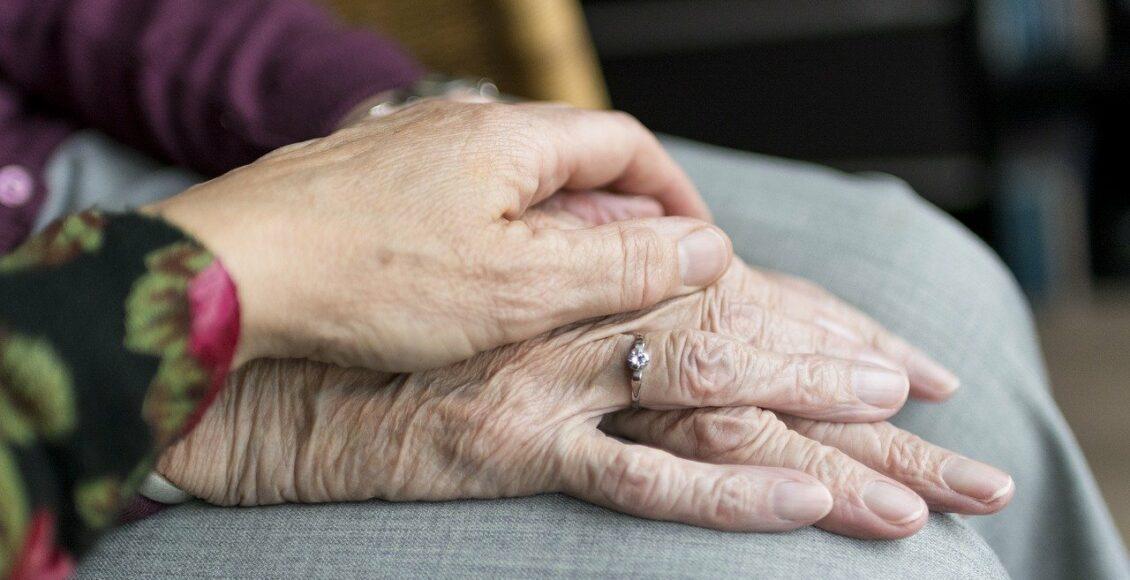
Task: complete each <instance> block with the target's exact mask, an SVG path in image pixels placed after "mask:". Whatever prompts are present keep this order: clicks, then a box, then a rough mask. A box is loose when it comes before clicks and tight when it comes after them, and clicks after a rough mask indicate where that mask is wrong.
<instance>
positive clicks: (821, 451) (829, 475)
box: [792, 438, 851, 482]
mask: <svg viewBox="0 0 1130 580" xmlns="http://www.w3.org/2000/svg"><path fill="white" fill-rule="evenodd" d="M792 453H794V454H796V465H797V468H798V469H800V470H801V471H803V472H805V473H807V474H809V475H812V476H814V477H816V478H817V479H819V480H821V481H824V482H845V481H847V480H848V479H850V478H851V473H850V470H848V469H845V461H843V460H844V458H845V456H844V455H843V453H841V452H840V451H839V450H837V449H834V448H832V447H826V446H824V445H821V444H819V443H817V442H815V441H811V440H807V439H801V438H797V440H796V441H795V442H794V449H793V450H792Z"/></svg>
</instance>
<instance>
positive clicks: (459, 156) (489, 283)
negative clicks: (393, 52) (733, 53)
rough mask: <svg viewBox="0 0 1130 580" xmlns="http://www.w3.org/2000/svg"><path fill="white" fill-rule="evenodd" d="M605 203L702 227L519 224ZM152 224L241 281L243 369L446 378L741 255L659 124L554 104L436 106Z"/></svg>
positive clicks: (694, 280) (370, 124)
mask: <svg viewBox="0 0 1130 580" xmlns="http://www.w3.org/2000/svg"><path fill="white" fill-rule="evenodd" d="M598 187H599V188H609V189H612V190H615V191H617V192H622V193H629V194H635V195H637V196H647V197H650V198H654V199H655V200H658V201H659V202H660V203H661V204H662V205H663V207H664V209H665V211H666V213H668V214H673V215H681V216H689V217H664V218H648V219H641V220H634V221H627V222H618V223H613V224H607V225H603V226H600V227H595V228H586V229H583V230H572V231H570V230H561V229H538V228H534V227H531V225H530V224H528V223H526V222H524V221H522V219H521V218H522V215H523V213H524V212H525V210H526V209H527V208H528V207H529V206H531V205H533V204H535V203H537V202H539V201H541V200H543V199H544V198H546V197H548V196H549V195H551V194H553V193H555V192H557V191H559V190H562V189H564V190H577V189H579V190H585V189H589V188H598ZM150 209H151V210H152V211H155V212H157V213H159V214H161V215H162V216H164V217H165V218H167V219H168V220H170V221H172V222H174V223H175V224H177V225H179V226H181V227H183V228H184V229H186V230H188V231H189V232H191V233H193V234H194V235H196V236H197V237H198V238H199V239H200V240H201V241H202V242H204V244H205V245H206V246H207V247H209V249H211V250H213V251H214V252H215V253H216V254H217V255H218V256H219V257H220V258H221V259H222V260H223V262H224V264H225V266H227V268H228V270H229V271H230V272H231V274H232V276H233V278H234V279H235V281H236V283H237V284H238V286H239V292H240V300H241V303H242V308H243V333H244V335H243V338H242V340H241V343H240V348H239V351H238V354H237V358H238V360H239V361H244V360H249V359H251V358H257V357H264V356H271V357H301V358H313V359H318V360H323V361H329V362H334V363H338V364H343V365H358V366H365V367H368V368H373V369H377V370H386V371H407V370H419V369H424V368H432V367H436V366H439V365H442V364H448V363H452V362H455V361H459V360H463V359H466V358H467V357H470V356H472V355H474V354H475V353H477V352H481V351H485V350H488V349H490V348H493V347H496V346H499V345H502V344H507V343H512V342H515V341H519V340H523V339H526V338H530V337H532V336H535V335H537V334H539V333H542V332H544V331H547V330H549V329H552V328H557V327H560V326H562V325H565V324H569V323H572V322H575V321H578V320H583V319H586V318H591V317H594V316H601V315H607V314H611V313H617V312H625V311H630V310H635V309H638V308H645V307H648V306H651V305H654V304H656V303H658V302H660V301H662V300H664V299H667V298H670V297H672V296H678V295H682V294H686V293H689V292H692V291H695V290H698V289H701V288H702V287H704V286H706V285H709V284H710V283H712V282H714V281H715V280H716V279H717V278H718V277H719V276H720V275H721V274H722V272H724V271H725V269H726V267H727V265H728V263H729V260H730V256H731V250H730V247H729V241H728V239H727V238H726V237H725V235H724V234H722V233H721V231H719V230H718V229H717V228H715V227H713V226H711V225H709V224H707V223H705V222H703V221H700V220H702V219H708V218H709V213H708V211H707V209H706V207H705V205H704V204H703V202H702V200H701V199H700V198H699V196H698V194H697V192H696V191H695V189H694V186H693V185H692V184H691V183H690V181H689V180H688V179H687V177H686V175H685V174H684V173H683V172H682V171H681V170H680V169H679V168H678V167H677V166H676V165H675V163H674V162H673V161H672V160H671V159H670V158H669V157H668V156H667V155H666V154H665V153H664V151H663V149H662V147H661V146H660V145H659V143H658V141H657V140H656V139H655V137H654V136H653V135H652V134H651V133H650V132H648V131H647V130H646V129H644V128H643V126H641V125H640V124H639V123H638V122H636V121H635V120H634V119H632V118H631V117H628V116H627V115H624V114H622V113H612V112H597V111H581V110H577V109H572V108H568V107H561V106H551V105H537V104H529V105H501V104H466V103H453V102H446V101H432V102H425V103H420V104H418V105H416V106H413V107H410V108H407V109H405V110H403V111H401V112H398V113H396V114H394V115H391V116H388V117H386V118H383V119H373V120H367V121H362V122H360V123H357V124H355V125H353V126H351V127H348V128H346V129H343V130H341V131H338V132H337V133H335V134H333V135H331V136H329V137H326V138H324V139H319V140H314V141H309V142H305V143H299V144H296V145H292V146H289V147H285V148H283V149H281V150H279V151H276V152H274V153H272V154H270V155H268V156H266V157H264V158H263V159H261V160H259V161H257V162H255V163H253V164H251V165H249V166H247V167H244V168H241V169H238V170H236V171H233V172H231V173H229V174H227V175H225V176H223V177H221V178H218V179H215V180H213V181H210V182H208V183H205V184H202V185H200V186H197V187H194V188H192V189H190V190H188V191H187V192H185V193H183V194H181V195H178V196H176V197H174V198H171V199H169V200H167V201H165V202H162V203H160V204H158V205H156V206H154V207H153V208H150ZM693 218H698V219H693Z"/></svg>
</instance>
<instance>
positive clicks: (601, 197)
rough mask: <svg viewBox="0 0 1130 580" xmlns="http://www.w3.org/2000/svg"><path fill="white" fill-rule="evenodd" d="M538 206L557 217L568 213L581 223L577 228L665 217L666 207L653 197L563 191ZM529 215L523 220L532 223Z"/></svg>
mask: <svg viewBox="0 0 1130 580" xmlns="http://www.w3.org/2000/svg"><path fill="white" fill-rule="evenodd" d="M537 207H538V208H540V209H542V210H544V211H546V212H549V213H551V214H553V215H558V214H561V213H565V214H568V215H570V216H572V217H574V218H576V220H579V221H577V222H575V223H577V224H578V225H577V227H584V226H599V225H604V224H607V223H612V222H619V221H625V220H631V219H638V218H652V217H660V216H662V215H663V206H662V205H660V203H659V202H658V201H656V199H655V198H653V197H647V196H643V195H618V194H615V193H608V192H604V191H575V192H570V191H566V192H561V193H557V194H554V195H552V196H550V198H549V199H547V200H545V201H543V202H542V203H540V204H538V206H537ZM528 216H529V214H526V216H523V218H522V219H523V220H528ZM570 222H572V220H570Z"/></svg>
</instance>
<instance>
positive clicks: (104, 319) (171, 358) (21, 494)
mask: <svg viewBox="0 0 1130 580" xmlns="http://www.w3.org/2000/svg"><path fill="white" fill-rule="evenodd" d="M238 337H239V305H238V301H237V299H236V291H235V286H234V284H233V283H232V281H231V278H230V277H229V276H228V274H227V272H226V271H225V270H224V268H223V266H222V265H221V264H220V262H219V261H218V260H217V259H216V258H215V257H214V256H212V255H211V254H210V253H209V252H208V251H207V250H205V249H204V248H203V247H201V246H200V245H199V244H197V243H196V242H195V241H193V240H192V239H190V238H188V237H187V236H186V235H185V234H184V233H182V232H180V231H179V230H177V229H176V228H173V227H172V226H170V225H168V224H166V223H164V222H162V221H160V220H156V219H152V218H147V217H143V216H140V215H133V214H127V215H119V216H106V215H101V214H99V213H97V212H87V213H83V214H78V215H74V216H70V217H68V218H66V219H64V220H61V221H59V222H57V223H55V224H54V225H52V226H51V227H49V228H48V229H47V230H46V231H44V232H43V233H42V234H40V235H39V236H36V237H34V238H32V239H30V240H28V241H27V242H26V243H25V244H23V245H22V246H21V247H19V248H17V249H16V250H15V251H14V252H12V253H11V254H9V255H7V256H4V257H0V577H8V576H11V577H15V578H25V577H27V578H62V577H65V576H66V575H67V574H68V573H69V572H70V571H71V570H72V569H73V561H74V560H73V555H76V554H79V553H81V552H82V551H83V550H84V549H86V548H87V547H88V546H89V545H90V544H91V542H92V541H93V540H94V539H95V538H96V537H97V536H98V535H99V533H100V532H102V531H103V530H105V529H106V528H107V527H108V526H110V525H112V524H113V523H114V522H115V521H116V519H117V517H118V515H119V512H120V511H121V509H122V507H123V504H124V503H125V501H126V500H128V499H129V498H131V497H132V496H133V495H134V493H135V491H136V489H137V487H138V485H139V484H140V482H141V480H142V478H143V477H144V476H145V474H146V473H147V472H148V471H149V469H150V468H151V466H152V462H153V458H154V457H155V455H156V453H157V451H159V450H160V449H161V448H162V447H164V446H166V445H168V444H169V443H170V442H172V441H174V440H175V439H176V438H177V437H179V436H181V435H183V434H184V433H185V432H186V431H188V430H189V429H191V428H192V426H194V425H195V423H196V422H197V421H198V420H199V418H200V416H201V415H202V414H203V412H204V410H205V409H206V407H207V405H208V403H210V402H211V400H212V399H213V398H214V397H215V395H216V394H217V392H218V390H219V389H220V387H221V386H222V385H223V381H224V377H225V375H226V373H227V371H228V368H229V366H230V364H231V360H232V356H233V355H234V351H235V346H236V343H237V342H238Z"/></svg>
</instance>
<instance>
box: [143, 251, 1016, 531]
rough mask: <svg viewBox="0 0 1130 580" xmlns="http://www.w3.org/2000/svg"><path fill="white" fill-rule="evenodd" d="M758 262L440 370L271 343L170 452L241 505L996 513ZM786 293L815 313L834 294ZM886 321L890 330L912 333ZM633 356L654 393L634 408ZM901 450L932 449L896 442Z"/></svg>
mask: <svg viewBox="0 0 1130 580" xmlns="http://www.w3.org/2000/svg"><path fill="white" fill-rule="evenodd" d="M756 274H757V273H756V272H754V271H752V270H748V269H747V268H745V266H742V265H739V264H735V266H734V267H733V268H731V271H730V273H729V274H727V276H726V277H725V278H724V279H723V280H721V281H720V282H719V283H718V284H716V285H715V286H713V287H711V289H710V290H709V291H708V292H706V293H698V294H694V295H690V296H686V297H683V298H680V299H677V300H673V301H668V302H666V303H664V304H662V305H660V306H658V307H656V308H653V309H650V310H648V311H645V312H641V313H637V314H633V315H622V316H616V317H610V318H606V319H604V320H600V321H597V322H591V323H586V324H581V325H575V326H572V327H567V328H563V329H559V330H556V331H553V332H551V333H549V334H547V335H543V336H540V337H538V338H535V339H532V340H528V341H525V342H522V343H519V344H516V345H511V346H506V347H502V348H499V349H496V350H494V351H491V352H488V353H484V354H481V355H478V356H476V357H474V358H472V359H471V360H469V361H466V362H463V363H459V364H455V365H452V366H448V367H445V368H441V369H435V370H430V371H426V372H420V373H412V374H400V375H390V374H378V373H371V372H365V371H360V370H343V369H338V368H335V367H330V366H326V365H321V364H318V363H312V362H300V361H256V362H254V363H252V364H250V365H248V367H247V368H245V369H244V370H242V371H240V372H239V373H236V374H235V375H233V376H232V377H231V379H230V380H229V385H228V387H227V389H226V390H225V391H224V392H223V393H222V394H221V397H220V400H218V401H217V402H216V404H215V405H214V406H213V408H212V409H211V410H210V411H209V412H208V413H207V414H206V415H205V417H204V419H203V420H202V422H201V424H200V425H199V426H198V427H197V428H196V429H195V430H194V431H193V432H192V433H191V434H190V435H189V436H188V437H187V438H186V439H184V440H182V441H181V442H179V443H177V444H176V445H174V446H173V447H171V448H170V449H169V450H168V451H167V452H166V453H165V454H164V455H163V456H162V457H161V458H160V461H159V464H158V468H159V470H160V471H161V472H162V473H163V474H164V475H165V476H166V477H167V478H169V479H170V480H171V481H173V482H174V483H176V484H177V485H178V486H180V487H182V488H184V489H186V490H188V491H189V492H191V493H192V494H193V495H196V496H199V497H202V498H204V499H205V500H207V501H210V502H213V503H218V504H224V505H230V504H241V505H253V504H264V503H278V502H322V501H344V500H364V499H370V498H382V499H388V500H413V499H432V500H438V499H456V498H493V497H507V496H521V495H530V494H535V493H541V492H550V491H561V492H565V493H568V494H570V495H574V496H576V497H579V498H582V499H585V500H587V501H591V502H593V503H597V504H600V505H604V506H607V507H610V508H613V509H617V510H620V511H623V512H626V513H630V514H635V515H639V516H643V517H648V518H655V519H666V520H675V521H681V522H686V523H691V524H695V525H701V526H707V527H712V528H719V529H726V530H744V531H754V530H756V531H779V530H787V529H793V528H796V527H800V526H804V525H808V524H812V523H816V524H817V525H819V526H820V527H823V528H825V529H828V530H832V531H835V532H837V533H841V534H845V535H851V536H856V537H866V538H896V537H903V536H906V535H909V534H912V533H914V532H915V531H917V530H918V529H919V528H920V527H921V526H922V525H923V524H924V522H925V517H926V512H927V506H929V507H932V508H934V509H939V510H945V511H955V512H959V513H970V514H983V513H991V512H992V511H996V510H998V509H1000V508H1001V507H1003V506H1004V505H1005V504H1007V502H1008V500H1009V499H1010V497H1011V480H1008V479H1007V476H1006V475H1004V474H1000V472H996V471H995V470H993V469H992V468H991V467H988V466H985V465H983V464H980V463H977V462H974V461H972V460H969V459H966V458H963V457H960V456H959V455H957V454H955V453H953V452H950V451H947V450H945V449H942V448H939V447H936V446H933V445H930V444H929V443H926V442H923V441H921V440H919V439H917V438H915V437H913V436H912V435H910V434H908V433H905V432H902V431H900V430H898V429H896V428H894V427H893V426H891V425H889V424H887V423H883V422H882V420H883V419H885V418H887V417H889V416H891V415H892V414H893V413H895V412H896V411H897V410H898V408H899V407H900V406H901V405H902V403H903V401H904V400H905V398H906V396H907V392H908V379H907V376H906V374H905V373H903V372H902V371H901V370H892V369H890V368H887V367H885V366H883V365H881V364H875V360H876V359H875V358H874V357H871V356H865V357H864V358H866V359H867V360H862V359H861V358H860V357H861V356H862V355H864V354H865V353H869V352H873V351H871V350H870V347H867V346H864V345H863V344H854V343H852V342H851V341H848V340H846V339H843V341H840V339H839V338H838V335H835V334H832V333H828V332H826V331H823V330H821V328H820V327H818V326H815V325H812V326H811V327H806V326H805V325H803V324H801V323H799V322H791V323H789V324H786V325H784V326H782V322H781V321H782V320H784V319H785V317H784V316H783V315H782V314H779V313H776V312H774V310H773V308H771V307H768V306H766V307H765V308H761V307H760V306H758V305H757V303H756V299H755V298H756V296H750V297H746V298H744V299H743V298H741V296H740V295H735V290H734V287H733V286H726V285H727V284H731V285H734V284H735V281H739V282H741V284H736V286H739V287H740V286H742V285H743V284H747V283H750V282H751V280H752V278H751V277H753V276H755V275H756ZM780 292H781V294H774V296H775V297H776V299H777V300H778V301H779V303H782V304H791V305H792V306H791V308H794V311H795V312H800V309H799V306H798V305H799V304H808V305H809V306H811V307H813V308H815V305H816V304H818V303H820V302H818V301H815V300H814V299H813V298H812V296H811V295H810V294H803V293H800V292H798V291H794V290H792V289H790V288H788V287H786V286H781V287H780ZM743 304H744V306H743ZM725 312H728V313H729V314H722V313H725ZM835 319H836V320H838V321H839V323H842V324H849V323H851V324H856V323H859V324H862V321H864V320H866V319H865V318H863V317H862V315H858V317H856V316H855V314H854V313H853V314H852V315H850V316H849V315H848V314H847V313H846V312H838V313H836V315H835ZM853 321H854V322H853ZM799 329H807V331H808V333H809V334H808V335H807V337H806V335H804V334H803V333H799V332H796V331H798V330H799ZM872 330H874V331H875V332H876V333H882V336H883V337H884V338H883V339H882V340H880V341H878V343H879V345H880V346H882V345H891V344H899V345H903V346H905V343H902V342H892V341H894V340H895V339H894V337H892V336H891V335H889V334H888V333H885V331H882V330H881V329H878V327H877V325H875V327H874V328H872ZM637 333H638V334H639V335H640V336H642V337H643V338H644V339H645V341H643V344H642V346H641V341H640V340H639V339H638V338H637V336H636V335H637ZM873 336H878V334H875V335H873ZM906 348H907V349H909V348H910V347H908V346H907V347H906ZM874 352H879V351H874ZM882 352H886V353H887V355H889V356H891V357H898V356H899V354H898V352H896V351H895V350H893V348H892V349H888V350H885V351H882ZM641 353H644V354H646V357H644V356H640V355H641ZM853 353H854V354H853ZM903 354H905V355H906V357H904V358H903V360H906V361H908V362H910V363H912V366H915V365H917V366H915V368H916V369H918V370H916V371H915V373H917V374H919V375H923V376H929V377H933V379H931V380H925V379H922V378H919V379H916V380H915V381H914V382H916V383H918V385H919V388H920V389H923V390H924V391H927V390H928V388H930V387H929V386H930V385H932V384H935V383H937V382H938V381H937V379H938V377H939V375H937V374H934V375H931V374H930V373H929V372H926V371H924V370H922V369H925V368H927V367H926V366H923V365H924V363H921V362H920V361H919V359H918V358H917V357H918V356H919V353H918V352H917V351H914V350H913V349H911V350H907V351H903ZM633 355H635V356H633ZM841 356H843V357H846V358H840V357H841ZM644 358H646V359H647V363H646V364H641V361H642V360H643V359H644ZM633 360H634V361H635V362H634V363H633V362H632V361H633ZM879 360H883V361H887V360H888V359H886V358H885V356H879ZM868 361H871V362H868ZM930 364H936V363H930ZM633 366H635V367H639V370H641V371H642V372H641V373H639V376H640V382H639V385H638V387H639V391H638V397H639V404H640V405H641V406H642V407H643V409H641V410H638V411H628V410H625V409H626V408H627V407H629V406H630V405H631V402H632V398H633V397H632V384H631V383H632V374H633V372H632V367H633ZM912 374H914V373H912ZM801 417H803V419H801ZM598 426H599V427H600V429H602V430H603V431H605V432H607V433H611V434H615V435H618V436H621V437H627V438H629V439H632V440H635V441H638V442H641V443H646V444H647V445H646V446H645V445H634V444H629V443H624V442H621V441H619V440H616V439H614V438H611V437H608V436H607V435H605V434H604V433H602V432H601V431H600V430H598ZM902 453H907V454H908V455H907V456H910V455H909V454H911V453H912V454H913V456H914V457H916V458H919V459H920V460H916V461H913V462H901V461H898V460H892V458H897V457H901V456H903V455H902ZM343 466H345V467H344V468H343ZM984 470H990V471H991V472H995V473H996V474H999V475H1000V476H1001V477H1004V478H1005V480H1007V481H1008V486H1007V487H1006V489H1005V493H1003V494H1001V493H998V491H999V490H996V489H988V488H991V487H993V485H994V484H993V482H992V477H988V478H986V477H979V476H978V473H979V472H984ZM963 478H964V479H963Z"/></svg>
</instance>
